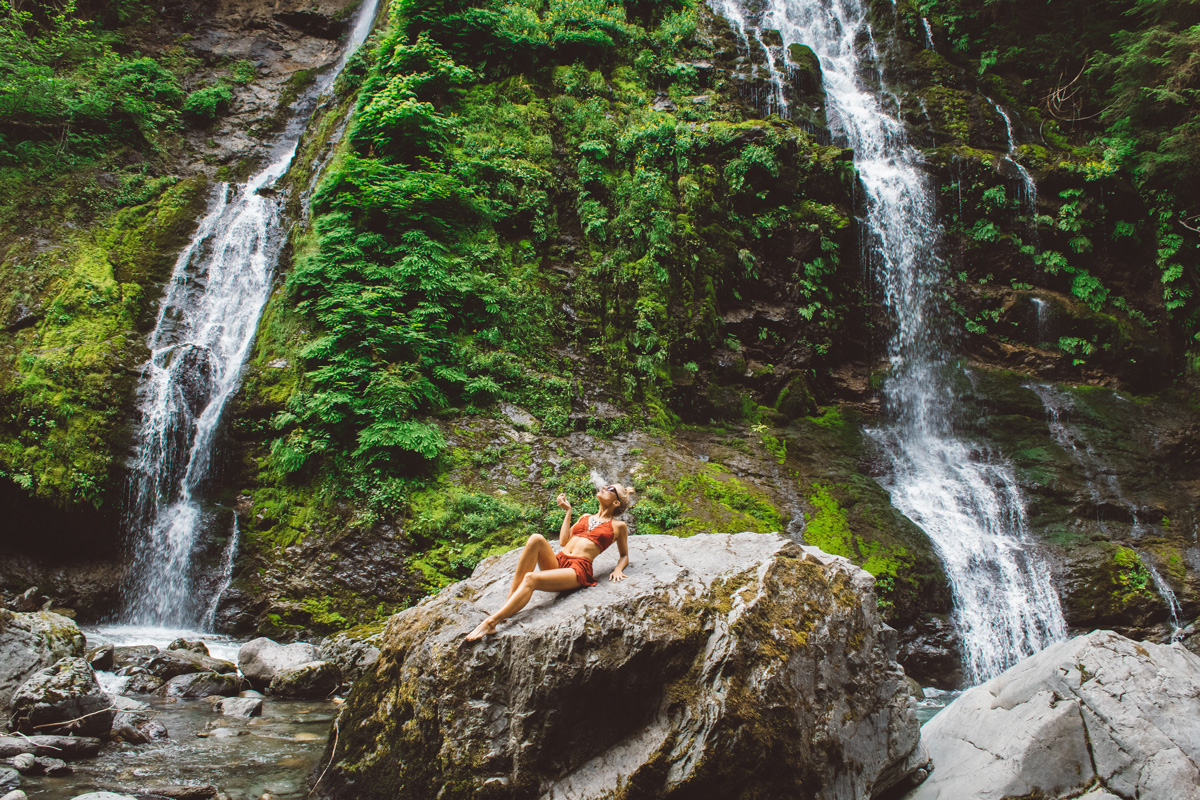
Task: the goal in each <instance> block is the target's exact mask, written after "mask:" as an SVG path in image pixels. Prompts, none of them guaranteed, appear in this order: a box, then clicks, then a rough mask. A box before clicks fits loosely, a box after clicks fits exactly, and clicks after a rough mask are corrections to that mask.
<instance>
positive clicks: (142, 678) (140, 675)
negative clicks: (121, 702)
mask: <svg viewBox="0 0 1200 800" xmlns="http://www.w3.org/2000/svg"><path fill="white" fill-rule="evenodd" d="M121 672H122V673H124V675H126V676H128V677H129V680H128V681H127V682H126V683H125V689H124V691H126V692H132V693H134V694H150V693H151V692H157V691H158V690H159V689H161V688H162V685H163V684H164V683H165V682H166V681H164V680H163V679H162V678H159V677H158V676H156V675H151V674H150V673H149V672H147V671H146V670H145V669H144V668H142V667H124V668H122V670H121ZM118 674H120V673H118Z"/></svg>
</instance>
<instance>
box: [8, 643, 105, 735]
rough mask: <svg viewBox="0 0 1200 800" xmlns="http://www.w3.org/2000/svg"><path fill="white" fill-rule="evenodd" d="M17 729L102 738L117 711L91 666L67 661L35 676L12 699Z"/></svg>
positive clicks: (80, 660) (80, 662)
mask: <svg viewBox="0 0 1200 800" xmlns="http://www.w3.org/2000/svg"><path fill="white" fill-rule="evenodd" d="M12 709H13V714H12V720H11V722H10V725H11V726H12V727H13V729H14V730H18V731H21V732H23V733H48V734H68V733H70V734H74V735H78V736H103V735H105V734H107V733H108V732H109V731H110V730H111V729H112V722H113V717H114V716H115V715H116V710H115V709H113V707H112V704H111V701H110V699H109V697H108V695H107V694H105V693H104V690H103V689H101V688H100V684H99V683H97V682H96V673H95V672H94V671H93V670H92V667H91V665H90V664H88V662H87V661H85V660H84V659H82V658H64V659H62V660H60V661H59V662H58V663H56V664H55V665H54V666H52V667H50V668H49V669H44V670H42V671H41V672H38V673H37V674H35V675H33V676H32V677H31V678H30V679H29V680H27V681H25V683H23V684H22V685H21V688H19V689H17V691H16V694H14V695H13V698H12Z"/></svg>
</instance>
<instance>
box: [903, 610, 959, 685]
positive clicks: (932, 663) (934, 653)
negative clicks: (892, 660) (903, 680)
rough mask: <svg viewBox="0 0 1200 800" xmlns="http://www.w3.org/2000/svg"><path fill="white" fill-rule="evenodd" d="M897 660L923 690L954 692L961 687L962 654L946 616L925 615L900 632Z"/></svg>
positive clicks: (956, 635)
mask: <svg viewBox="0 0 1200 800" xmlns="http://www.w3.org/2000/svg"><path fill="white" fill-rule="evenodd" d="M896 660H897V661H899V662H900V663H901V664H902V665H903V666H904V672H905V673H906V674H908V675H909V676H910V677H912V678H914V679H915V680H917V681H918V682H920V683H921V685H923V686H936V687H937V688H939V689H956V688H958V687H959V686H961V685H962V664H963V661H962V650H961V648H960V646H959V639H958V631H957V630H955V628H954V623H953V621H952V620H951V619H950V617H949V615H944V614H927V615H926V616H925V617H924V618H922V619H919V620H917V621H915V622H914V623H913V624H912V625H910V626H908V627H907V628H906V629H904V630H903V631H901V633H900V649H899V652H898V655H897V659H896Z"/></svg>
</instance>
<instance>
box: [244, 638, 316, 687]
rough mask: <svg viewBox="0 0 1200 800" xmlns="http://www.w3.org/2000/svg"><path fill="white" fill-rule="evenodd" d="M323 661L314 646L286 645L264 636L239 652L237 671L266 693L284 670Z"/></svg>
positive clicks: (246, 644) (300, 643) (303, 643)
mask: <svg viewBox="0 0 1200 800" xmlns="http://www.w3.org/2000/svg"><path fill="white" fill-rule="evenodd" d="M320 660H321V656H320V652H319V651H318V650H317V648H316V646H314V645H311V644H308V643H306V642H296V643H295V644H287V645H284V644H279V643H278V642H274V641H271V640H270V639H268V638H266V637H265V636H260V637H259V638H257V639H254V640H252V641H249V642H246V643H245V644H244V645H242V646H241V648H239V649H238V668H239V669H241V671H242V674H243V675H245V676H246V680H248V681H249V682H250V685H251V686H253V687H254V688H255V689H266V688H267V687H268V686H270V685H271V681H273V680H275V678H276V677H277V676H278V675H279V673H281V672H283V671H285V670H289V669H294V668H296V667H299V666H300V665H301V664H307V663H309V662H311V661H320Z"/></svg>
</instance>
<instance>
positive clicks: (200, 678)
mask: <svg viewBox="0 0 1200 800" xmlns="http://www.w3.org/2000/svg"><path fill="white" fill-rule="evenodd" d="M241 688H242V681H241V678H239V677H238V676H237V675H228V674H221V673H219V672H193V673H191V674H190V675H176V676H175V677H174V678H171V679H170V680H169V681H167V682H166V683H164V684H163V685H162V686H161V687H160V688H159V689H158V694H160V695H162V696H163V697H197V698H198V697H208V696H209V695H213V694H216V695H221V696H222V697H232V696H233V695H236V694H237V693H238V691H240V690H241Z"/></svg>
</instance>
